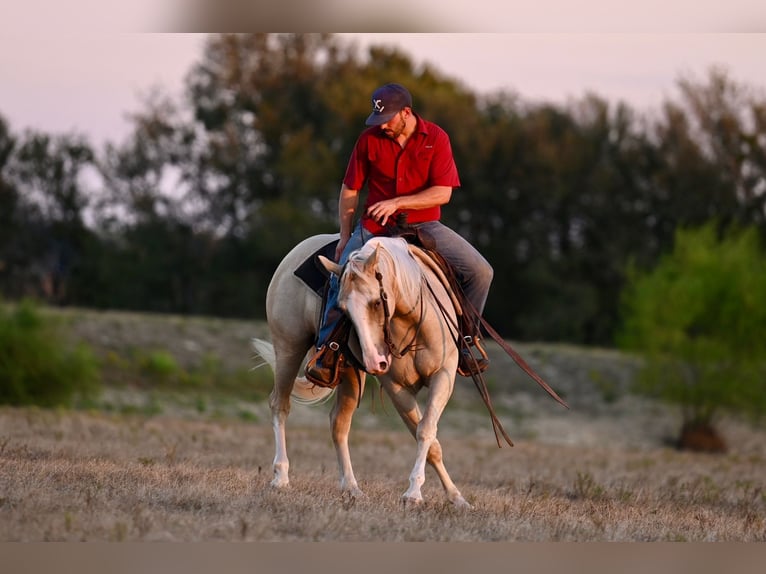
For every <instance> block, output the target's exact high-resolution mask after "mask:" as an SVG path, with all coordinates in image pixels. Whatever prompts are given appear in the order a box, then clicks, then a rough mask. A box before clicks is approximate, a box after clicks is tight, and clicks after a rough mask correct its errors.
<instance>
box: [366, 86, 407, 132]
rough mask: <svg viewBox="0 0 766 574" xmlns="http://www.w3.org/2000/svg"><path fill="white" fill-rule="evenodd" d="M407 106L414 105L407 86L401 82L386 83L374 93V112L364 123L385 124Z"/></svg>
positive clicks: (371, 124) (372, 124)
mask: <svg viewBox="0 0 766 574" xmlns="http://www.w3.org/2000/svg"><path fill="white" fill-rule="evenodd" d="M406 107H410V108H411V107H412V96H410V93H409V92H408V91H407V88H405V87H404V86H402V85H400V84H386V85H385V86H381V87H380V88H378V89H377V90H375V91H374V92H373V93H372V113H371V114H370V115H369V116H368V117H367V120H366V121H365V122H364V123H365V125H368V126H379V125H381V124H385V123H386V122H387V121H388V120H390V119H391V118H393V117H394V116H395V115H396V114H398V113H399V111H400V110H402V109H403V108H406Z"/></svg>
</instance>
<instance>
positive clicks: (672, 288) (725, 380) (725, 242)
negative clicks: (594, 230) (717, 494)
mask: <svg viewBox="0 0 766 574" xmlns="http://www.w3.org/2000/svg"><path fill="white" fill-rule="evenodd" d="M622 311H623V316H622V317H623V323H622V330H621V332H620V334H619V335H618V338H617V340H618V343H619V345H620V346H621V347H622V348H623V349H626V350H633V351H639V352H641V353H643V354H644V356H645V357H646V368H645V369H644V370H643V372H642V373H641V377H640V381H639V383H638V390H639V391H641V392H643V393H647V394H650V395H653V396H657V397H659V398H662V399H665V400H666V401H668V402H671V403H675V404H677V405H680V406H681V407H682V414H683V419H684V424H688V423H692V424H708V425H712V424H713V422H714V418H715V417H716V415H717V414H718V413H720V412H721V411H729V412H733V413H740V414H747V415H751V416H753V417H759V416H762V415H763V414H764V413H766V345H765V344H764V335H766V256H764V253H763V250H762V248H761V245H760V241H759V236H758V234H757V232H756V230H754V229H751V230H745V231H732V232H730V233H729V234H728V235H726V236H724V237H723V238H719V236H718V233H717V230H716V227H715V225H713V224H709V225H707V226H704V227H702V228H699V229H693V230H692V229H689V230H680V231H678V233H677V234H676V237H675V247H674V250H673V252H672V253H671V254H669V255H667V256H665V257H664V258H663V259H661V261H660V262H659V264H658V265H657V266H656V267H655V268H654V269H653V270H652V271H651V272H648V273H644V274H641V273H633V274H632V276H631V280H630V281H629V285H628V287H627V289H626V290H625V292H624V294H623V301H622Z"/></svg>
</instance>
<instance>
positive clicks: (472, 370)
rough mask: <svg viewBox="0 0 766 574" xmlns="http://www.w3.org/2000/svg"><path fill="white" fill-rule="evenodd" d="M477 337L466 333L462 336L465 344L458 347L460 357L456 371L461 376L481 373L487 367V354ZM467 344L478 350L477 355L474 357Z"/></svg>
mask: <svg viewBox="0 0 766 574" xmlns="http://www.w3.org/2000/svg"><path fill="white" fill-rule="evenodd" d="M479 340H480V339H479V337H478V336H476V337H472V336H470V335H466V336H464V337H463V341H464V342H465V346H464V347H463V348H461V349H460V358H459V360H458V367H457V372H458V374H459V375H461V376H463V377H472V376H474V375H478V374H480V373H483V372H484V371H486V370H487V369H488V368H489V356H488V355H487V352H486V351H485V350H484V347H483V346H482V345H481V343H479ZM469 346H473V347H475V348H476V349H477V350H478V351H479V357H474V356H473V353H471V350H470V348H469Z"/></svg>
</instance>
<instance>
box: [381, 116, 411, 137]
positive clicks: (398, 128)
mask: <svg viewBox="0 0 766 574" xmlns="http://www.w3.org/2000/svg"><path fill="white" fill-rule="evenodd" d="M405 112H406V110H401V111H399V113H397V114H396V115H395V116H394V117H393V118H391V119H390V120H388V121H387V122H386V123H384V124H380V129H382V130H383V133H385V134H386V135H387V136H388V137H390V138H391V139H396V138H398V137H399V136H400V135H401V134H402V132H403V131H404V128H405V126H406V125H407V122H406V121H405V119H404V114H405Z"/></svg>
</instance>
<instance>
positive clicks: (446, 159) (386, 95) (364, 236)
mask: <svg viewBox="0 0 766 574" xmlns="http://www.w3.org/2000/svg"><path fill="white" fill-rule="evenodd" d="M365 124H366V125H368V126H371V127H369V128H368V129H366V130H365V131H363V132H362V134H361V135H360V136H359V138H358V140H357V142H356V144H355V146H354V150H353V152H352V153H351V158H350V159H349V162H348V166H347V168H346V174H345V177H344V178H343V184H342V186H341V190H340V198H339V201H338V214H339V218H340V241H339V242H338V245H337V248H336V251H335V260H336V261H337V262H338V263H340V265H344V264H345V263H346V260H347V259H348V257H349V254H350V253H351V252H352V251H355V250H356V249H359V248H360V247H362V245H364V243H365V242H366V241H367V240H368V239H370V238H371V237H374V236H376V235H385V234H388V233H389V232H390V231H389V230H390V228H391V227H394V226H395V225H396V222H397V221H401V220H402V219H406V221H407V227H408V228H409V229H410V230H412V231H414V232H416V233H417V234H418V235H420V236H424V237H428V238H429V242H430V243H431V248H432V249H433V250H434V251H436V252H437V253H438V254H439V255H440V256H441V257H442V258H443V259H444V260H445V261H446V262H447V263H448V264H449V265H450V267H451V269H452V271H453V272H454V275H455V277H456V278H457V280H458V282H459V284H460V287H461V288H462V291H463V295H464V296H465V298H466V299H467V301H468V302H469V303H470V304H471V305H472V307H473V308H474V310H475V311H476V312H477V313H478V314H479V316H480V315H481V313H482V312H483V310H484V305H485V303H486V301H487V295H488V294H489V287H490V284H491V282H492V277H493V274H494V272H493V269H492V266H491V265H490V264H489V263H488V262H487V260H486V259H485V258H484V257H483V256H482V255H481V253H479V252H478V251H477V250H476V249H475V248H474V247H473V246H472V245H471V244H470V243H469V242H468V241H466V240H465V239H464V238H463V237H462V236H460V235H458V234H457V233H456V232H454V231H453V230H452V229H450V228H449V227H447V226H446V225H444V224H442V223H441V222H440V221H439V219H440V217H441V206H442V205H445V204H446V203H448V202H449V200H450V198H451V197H452V190H453V189H454V188H456V187H459V186H460V180H459V177H458V172H457V167H456V165H455V160H454V158H453V156H452V147H451V145H450V140H449V136H448V135H447V133H446V132H445V131H444V130H443V129H442V128H440V127H439V126H437V125H436V124H434V123H432V122H429V121H427V120H425V119H423V118H422V117H420V116H419V115H418V114H416V113H415V112H414V111H413V109H412V97H411V96H410V93H409V92H408V91H407V89H406V88H404V87H403V86H401V85H399V84H393V83H391V84H386V85H384V86H381V87H380V88H378V89H377V90H375V91H374V92H373V94H372V113H370V115H369V117H368V118H367V120H366V122H365ZM365 183H366V184H367V188H368V193H367V200H366V203H365V206H364V211H363V213H362V216H361V219H360V221H359V222H358V223H357V225H356V226H355V227H354V225H353V224H354V214H355V212H356V208H357V205H358V203H359V191H360V190H361V189H362V187H363V186H364V184H365ZM337 303H338V278H337V276H335V275H332V276H331V277H330V282H329V286H328V290H327V301H326V304H325V310H324V314H323V316H322V323H321V326H320V330H319V333H318V335H317V343H316V347H317V350H316V353H315V355H314V356H313V357H312V358H311V359H310V360H309V362H308V364H307V365H306V378H307V379H308V380H309V381H311V382H313V383H315V384H318V385H322V386H331V385H332V381H333V379H334V378H335V375H336V373H337V364H338V363H337V362H338V361H339V360H340V348H342V345H340V344H339V343H342V341H336V340H334V338H336V337H338V336H340V335H339V334H338V332H339V330H338V329H337V328H336V327H337V326H338V322H339V321H340V319H341V317H342V316H343V312H342V311H341V310H340V309H339V307H338V304H337ZM473 329H474V330H473V332H470V333H463V335H465V342H466V343H468V345H473V346H475V347H476V348H477V349H478V350H479V356H478V357H475V356H473V355H472V354H471V352H470V350H469V348H468V346H465V345H464V346H463V347H462V351H461V355H460V363H459V367H458V372H460V374H462V375H464V376H471V375H475V374H478V373H480V372H484V371H485V370H486V369H487V367H488V364H489V362H488V359H487V355H486V352H484V350H483V349H482V347H481V344H480V341H479V325H478V324H477V325H475V326H474V327H473Z"/></svg>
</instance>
